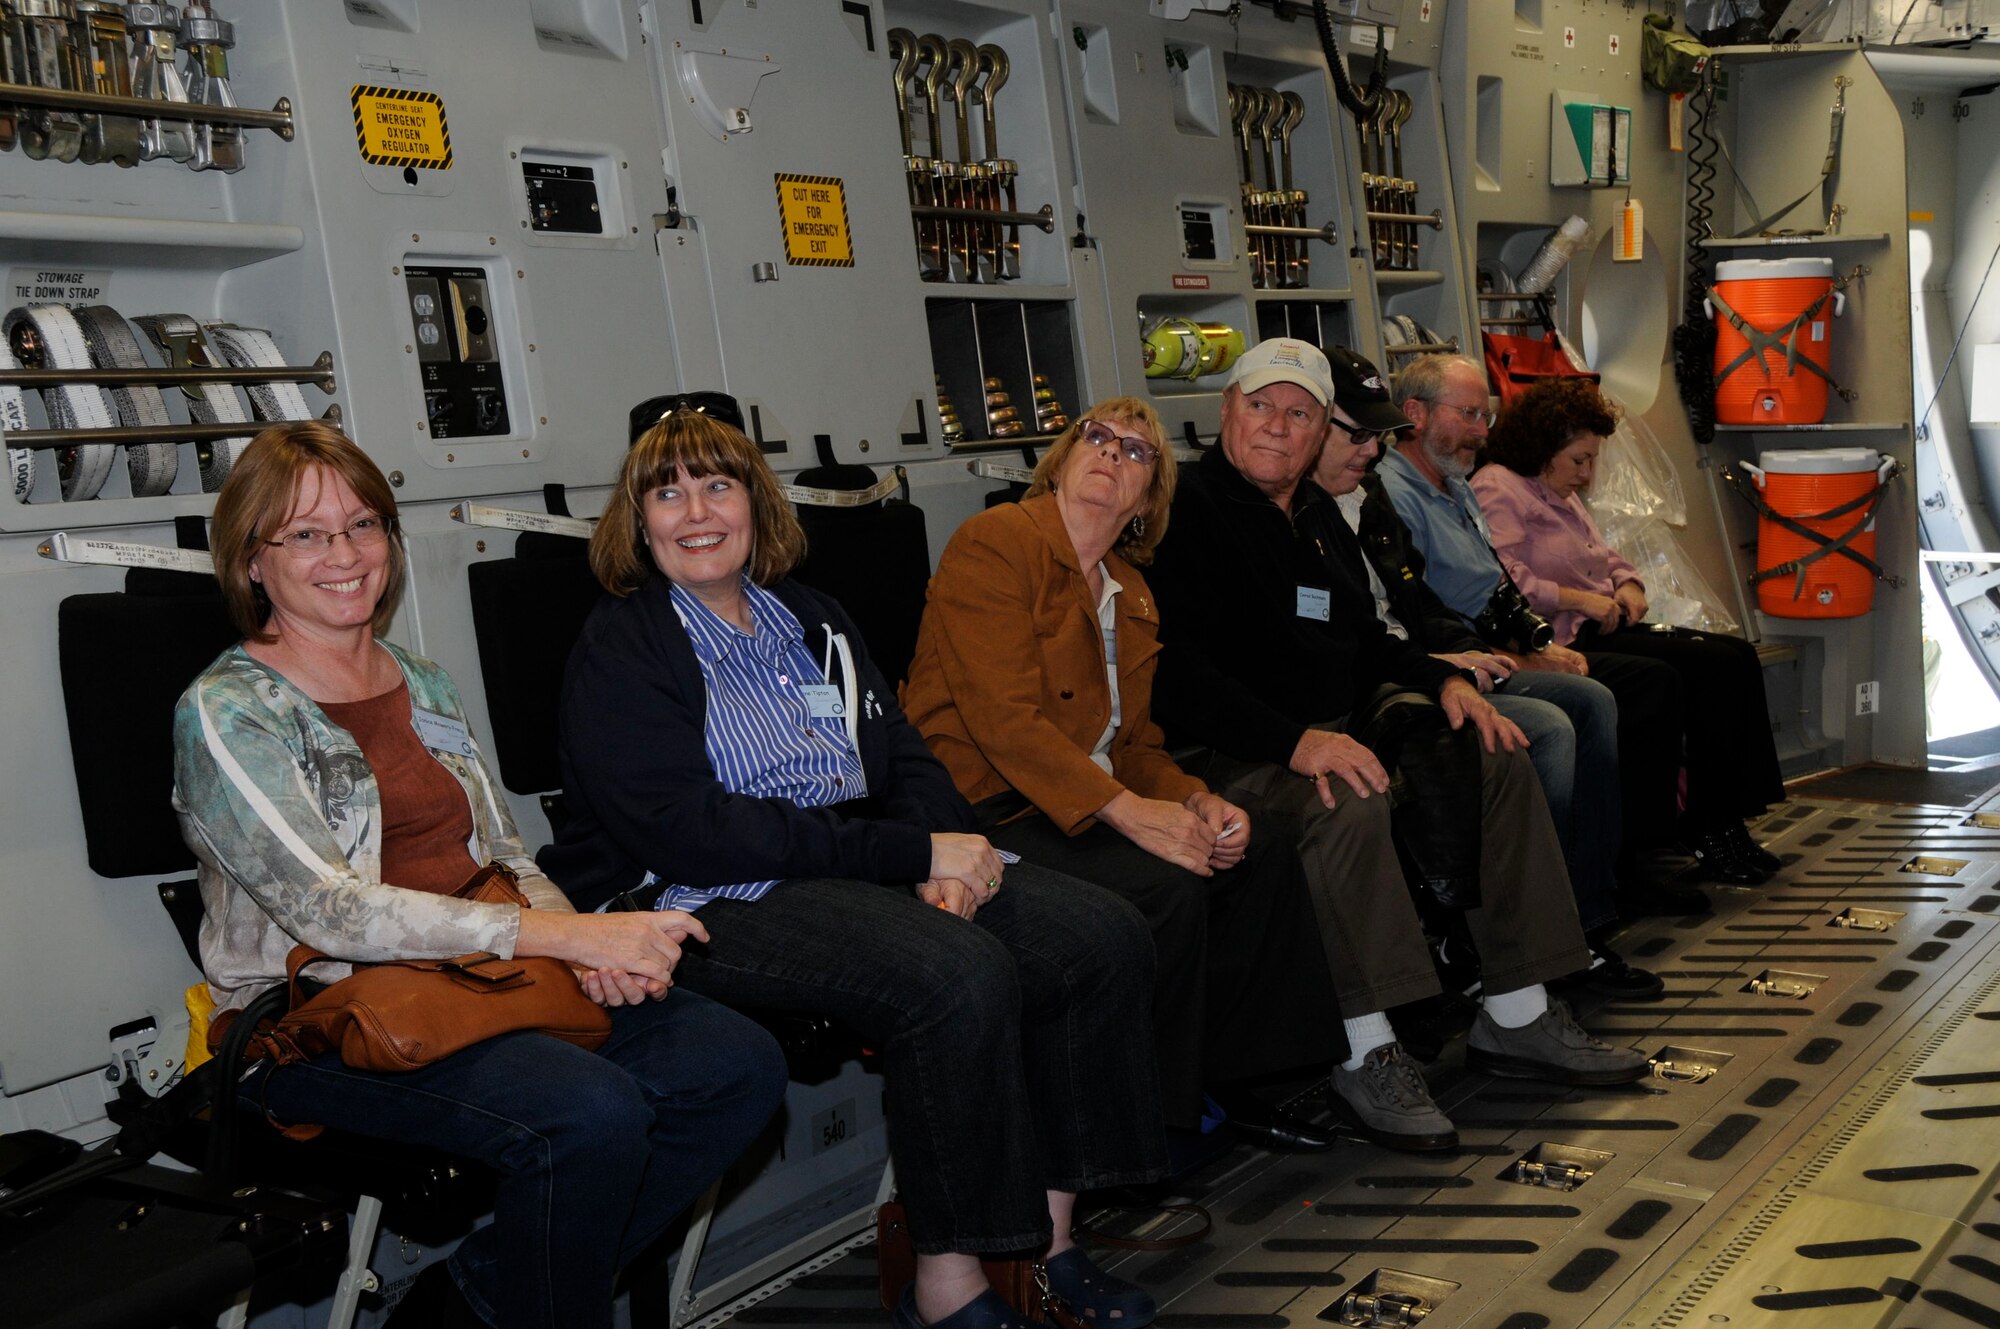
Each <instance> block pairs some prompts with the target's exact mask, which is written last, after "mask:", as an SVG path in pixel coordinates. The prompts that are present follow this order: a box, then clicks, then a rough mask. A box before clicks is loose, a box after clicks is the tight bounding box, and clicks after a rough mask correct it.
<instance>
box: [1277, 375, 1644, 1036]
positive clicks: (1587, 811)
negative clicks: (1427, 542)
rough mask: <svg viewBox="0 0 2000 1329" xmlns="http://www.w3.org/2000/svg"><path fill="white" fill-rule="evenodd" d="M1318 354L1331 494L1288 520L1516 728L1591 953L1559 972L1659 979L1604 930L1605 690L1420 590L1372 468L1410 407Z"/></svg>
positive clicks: (1611, 918)
mask: <svg viewBox="0 0 2000 1329" xmlns="http://www.w3.org/2000/svg"><path fill="white" fill-rule="evenodd" d="M1328 359H1329V361H1330V363H1331V364H1332V366H1333V381H1334V394H1335V404H1334V405H1333V407H1332V408H1331V411H1330V418H1329V420H1328V429H1327V435H1326V446H1325V447H1324V448H1323V449H1322V450H1321V452H1320V457H1319V461H1318V463H1317V464H1316V465H1315V466H1314V467H1313V473H1312V474H1313V479H1314V481H1316V482H1317V483H1318V484H1319V486H1320V488H1322V489H1324V490H1325V491H1326V492H1327V493H1328V494H1329V495H1330V496H1331V497H1332V498H1333V502H1332V503H1331V504H1326V503H1320V504H1316V505H1314V506H1313V507H1312V508H1311V509H1309V510H1308V511H1307V512H1306V513H1304V514H1302V515H1301V517H1300V522H1299V529H1300V533H1301V534H1302V535H1305V536H1307V537H1309V538H1310V539H1311V540H1312V542H1313V544H1314V546H1315V547H1316V548H1318V549H1320V550H1322V551H1324V552H1325V554H1326V555H1328V558H1327V566H1328V570H1329V571H1330V572H1332V573H1333V574H1335V575H1337V576H1340V577H1344V578H1346V579H1347V581H1348V582H1349V583H1350V584H1351V586H1352V588H1353V590H1354V593H1355V597H1356V599H1357V601H1360V600H1363V599H1365V600H1366V602H1368V603H1371V604H1373V605H1374V607H1375V617H1376V618H1377V619H1379V620H1380V621H1381V623H1382V626H1383V628H1384V629H1385V630H1386V631H1387V632H1388V633H1389V635H1390V636H1392V637H1396V638H1400V639H1401V640H1403V641H1406V642H1409V643H1411V644H1412V645H1413V646H1414V647H1416V648H1417V649H1419V650H1423V651H1427V652H1429V653H1430V654H1432V655H1433V656H1435V657H1437V658H1439V659H1443V660H1446V661H1449V662H1451V663H1453V664H1456V665H1458V666H1459V667H1460V668H1462V669H1469V670H1471V671H1472V673H1473V675H1474V677H1475V679H1476V680H1477V682H1478V685H1479V690H1480V691H1481V692H1482V693H1485V694H1486V696H1487V700H1488V701H1490V702H1491V703H1492V704H1493V708H1494V709H1495V710H1497V711H1499V712H1500V713H1501V714H1502V715H1504V716H1506V717H1507V718H1508V719H1509V720H1512V721H1513V722H1514V723H1515V724H1516V725H1517V726H1518V727H1519V728H1520V730H1521V732H1522V733H1523V734H1525V735H1527V737H1528V742H1529V747H1528V756H1529V758H1530V760H1532V761H1533V762H1534V764H1535V774H1536V776H1537V777H1538V778H1539V779H1540V782H1541V786H1542V793H1543V795H1544V796H1545V797H1546V799H1547V801H1548V805H1549V811H1550V814H1551V816H1552V818H1553V820H1554V822H1555V826H1556V833H1557V835H1558V836H1559V837H1560V839H1561V840H1562V846H1563V858H1564V860H1565V862H1566V863H1567V864H1568V866H1569V874H1570V886H1571V889H1572V891H1573V892H1574V894H1575V898H1576V909H1577V915H1578V918H1579V921H1580V922H1581V923H1582V924H1583V929H1584V936H1585V937H1586V938H1588V939H1589V941H1590V949H1591V961H1592V963H1591V967H1590V968H1589V969H1587V970H1585V971H1583V972H1581V973H1578V974H1573V975H1570V979H1571V980H1572V981H1574V982H1575V983H1576V984H1578V985H1579V986H1582V987H1585V988H1587V989H1588V990H1590V991H1592V992H1595V993H1598V994H1599V995H1602V996H1606V997H1610V998H1613V999H1616V1000H1621V1001H1650V1000H1653V999H1655V998H1657V997H1659V995H1660V993H1661V989H1662V985H1661V983H1660V980H1659V979H1658V978H1656V977H1655V976H1653V975H1652V974H1650V973H1647V972H1646V971H1645V970H1643V969H1638V968H1635V967H1633V966H1631V965H1628V964H1626V963H1625V962H1624V960H1623V959H1621V958H1620V957H1619V956H1618V954H1617V952H1615V951H1613V950H1611V949H1610V946H1609V944H1608V938H1609V936H1610V934H1611V933H1612V932H1614V931H1615V930H1616V928H1617V925H1618V901H1617V898H1616V890H1617V876H1616V872H1615V870H1614V867H1615V860H1616V858H1617V855H1618V841H1619V834H1618V827H1619V807H1618V703H1617V701H1616V700H1615V699H1613V697H1612V695H1611V692H1610V690H1609V689H1607V688H1606V687H1604V685H1603V684H1601V683H1598V682H1596V681H1595V680H1593V679H1589V678H1583V677H1581V676H1579V675H1575V674H1569V673H1563V672H1559V671H1554V670H1548V669H1532V668H1526V667H1524V665H1523V659H1524V654H1526V652H1512V651H1509V650H1507V649H1506V648H1510V647H1512V646H1514V645H1516V643H1514V642H1512V641H1511V640H1494V639H1489V638H1488V637H1487V636H1485V635H1482V634H1483V633H1487V632H1493V631H1494V630H1493V627H1492V625H1491V624H1490V623H1489V622H1488V621H1487V620H1486V619H1482V620H1481V622H1480V623H1479V624H1478V625H1475V624H1474V623H1473V622H1472V621H1470V620H1468V619H1466V618H1465V617H1463V616H1461V615H1459V614H1458V613H1456V612H1455V611H1453V610H1452V609H1451V608H1450V607H1449V606H1447V605H1446V604H1445V603H1444V602H1443V601H1442V600H1440V599H1439V598H1438V596H1437V593H1436V592H1435V591H1433V590H1431V588H1430V586H1429V585H1428V584H1427V583H1426V582H1425V580H1424V556H1423V554H1422V553H1420V552H1419V551H1418V548H1417V544H1416V541H1415V539H1414V538H1413V537H1412V535H1411V534H1410V531H1409V529H1408V528H1407V527H1405V526H1404V525H1403V521H1402V518H1400V517H1399V516H1397V515H1396V508H1395V506H1394V505H1393V504H1392V503H1391V502H1390V500H1389V497H1388V495H1387V494H1386V493H1385V492H1384V490H1383V479H1382V477H1381V476H1380V475H1378V474H1376V473H1375V463H1376V462H1377V461H1378V460H1379V459H1380V458H1381V456H1382V454H1383V452H1384V451H1385V450H1386V449H1387V448H1388V447H1389V446H1390V444H1392V443H1393V442H1394V441H1395V439H1396V435H1397V433H1398V432H1399V431H1401V430H1406V429H1410V428H1412V427H1413V424H1412V421H1411V419H1410V417H1409V416H1408V415H1405V414H1404V413H1403V412H1402V411H1400V410H1398V409H1397V408H1396V404H1395V402H1394V401H1392V400H1391V399H1390V395H1389V388H1388V385H1387V384H1386V383H1385V382H1384V381H1383V379H1382V376H1381V374H1380V373H1379V372H1378V371H1377V370H1376V368H1375V366H1374V365H1373V364H1371V363H1370V362H1369V361H1367V360H1366V359H1364V358H1363V357H1361V356H1359V355H1356V354H1355V353H1354V352H1352V351H1349V350H1346V349H1344V348H1341V347H1335V348H1334V349H1332V350H1331V351H1329V352H1328ZM1497 635H1498V634H1497V633H1495V636H1497ZM1517 670H1519V671H1520V672H1518V673H1517V672H1516V671H1517Z"/></svg>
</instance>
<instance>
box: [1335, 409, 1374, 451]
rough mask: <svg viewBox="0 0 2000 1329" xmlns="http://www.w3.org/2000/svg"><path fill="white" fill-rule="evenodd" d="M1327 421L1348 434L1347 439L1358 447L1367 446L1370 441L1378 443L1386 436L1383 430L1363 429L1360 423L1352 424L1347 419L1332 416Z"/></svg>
mask: <svg viewBox="0 0 2000 1329" xmlns="http://www.w3.org/2000/svg"><path fill="white" fill-rule="evenodd" d="M1327 423H1328V424H1330V425H1332V426H1333V427H1334V428H1335V429H1338V430H1339V431H1340V432H1341V433H1343V434H1345V435H1347V441H1348V442H1350V443H1352V444H1353V445H1354V446H1355V447H1357V448H1365V447H1367V446H1368V445H1369V444H1370V443H1378V442H1380V441H1381V440H1382V438H1383V436H1384V435H1383V431H1381V430H1380V429H1363V428H1362V427H1361V426H1360V425H1351V424H1349V423H1347V421H1345V420H1341V419H1338V418H1335V417H1332V416H1329V417H1327Z"/></svg>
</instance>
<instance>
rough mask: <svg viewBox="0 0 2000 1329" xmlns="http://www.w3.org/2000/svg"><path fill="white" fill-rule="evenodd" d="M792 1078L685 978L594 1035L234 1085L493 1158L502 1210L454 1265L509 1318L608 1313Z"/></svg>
mask: <svg viewBox="0 0 2000 1329" xmlns="http://www.w3.org/2000/svg"><path fill="white" fill-rule="evenodd" d="M784 1093H785V1059H784V1056H783V1054H782V1053H780V1052H779V1050H778V1045H777V1043H776V1042H775V1041H774V1040H773V1039H772V1038H771V1036H770V1035H769V1034H768V1033H766V1032H764V1030H763V1029H762V1028H761V1027H759V1026H758V1025H756V1024H754V1023H752V1022H751V1021H749V1020H747V1019H745V1018H744V1017H743V1016H741V1015H738V1014H736V1012H734V1011H732V1010H729V1009H728V1008H727V1007H724V1006H720V1005H717V1004H716V1003H715V1002H712V1001H709V1000H708V999H707V998H705V997H700V996H697V995H695V994H694V993H692V992H683V991H674V992H670V993H669V994H668V995H667V997H666V999H665V1000H663V1001H657V1002H647V1003H645V1004H644V1005H640V1006H625V1007H619V1008H616V1009H614V1010H613V1011H612V1012H611V1040H610V1042H608V1043H606V1044H605V1045H604V1047H603V1049H602V1050H601V1051H599V1052H585V1051H584V1050H583V1049H582V1048H578V1047H573V1046H571V1045H570V1044H568V1043H564V1042H562V1041H560V1040H558V1039H554V1038H550V1037H548V1036H547V1035H545V1034H504V1035H502V1036H501V1037H499V1038H493V1039H489V1040H487V1041H486V1042H484V1043H480V1044H478V1045H476V1046H474V1047H470V1048H467V1049H466V1050H465V1051H463V1052H459V1053H456V1054H454V1055H452V1056H450V1057H446V1058H445V1059H444V1060H443V1061H440V1062H437V1063H436V1064H434V1065H431V1066H426V1067H424V1068H423V1069H421V1070H415V1071H410V1072H408V1073H406V1074H400V1075H379V1074H374V1073H371V1072H368V1071H357V1070H350V1069H349V1068H348V1067H347V1066H345V1065H344V1064H342V1062H341V1061H340V1058H339V1057H338V1056H336V1055H333V1054H328V1055H327V1056H323V1057H317V1058H315V1059H313V1060H312V1061H308V1062H301V1063H298V1064H297V1065H292V1066H286V1067H282V1068H280V1069H278V1070H275V1071H273V1070H269V1069H268V1064H267V1067H264V1068H259V1069H258V1070H257V1071H255V1072H253V1073H252V1075H251V1076H250V1078H249V1079H248V1080H247V1081H246V1082H245V1084H244V1087H243V1089H242V1090H241V1094H242V1097H243V1101H244V1102H245V1104H246V1105H247V1106H248V1107H250V1108H251V1109H252V1110H262V1109H264V1108H266V1107H268V1108H269V1110H270V1112H271V1114H272V1115H273V1116H274V1117H276V1118H277V1119H278V1120H280V1121H303V1122H317V1123H319V1124H321V1125H326V1126H337V1127H339V1128H340V1129H342V1130H347V1131H354V1132H356V1133H358V1134H362V1135H371V1136H375V1137H377V1138H380V1139H385V1140H397V1141H402V1142H405V1143H409V1144H418V1145H424V1146H427V1147H431V1148H436V1149H440V1150H444V1151H446V1152H449V1153H452V1154H455V1155H458V1156H459V1157H462V1158H470V1159H472V1160H474V1161H476V1162H480V1163H485V1164H487V1165H488V1166H490V1167H492V1168H493V1169H494V1170H495V1171H496V1172H498V1173H499V1174H500V1186H499V1191H498V1193H497V1195H496V1197H495V1200H494V1205H493V1222H492V1223H491V1224H490V1225H489V1226H487V1227H483V1228H480V1229H479V1230H478V1231H476V1232H474V1233H473V1234H472V1235H471V1236H469V1237H467V1238H466V1239H465V1240H464V1241H463V1242H462V1243H460V1245H459V1247H458V1250H457V1251H455V1252H454V1253H453V1255H452V1257H451V1272H452V1275H453V1277H454V1278H455V1279H456V1280H457V1282H458V1285H459V1286H460V1287H461V1288H462V1289H463V1290H464V1292H465V1295H466V1299H467V1300H468V1301H470V1302H471V1303H472V1306H473V1308H474V1309H475V1310H476V1311H478V1312H479V1314H480V1315H481V1316H482V1317H483V1318H484V1319H485V1320H486V1321H487V1323H489V1324H493V1325H497V1326H499V1327H500V1329H515V1326H535V1327H536V1329H542V1327H544V1326H546V1327H548V1329H555V1327H556V1326H562V1327H563V1329H568V1327H569V1326H579V1327H581V1329H606V1327H608V1326H609V1325H610V1324H611V1295H612V1282H613V1280H614V1279H615V1278H616V1277H617V1275H618V1271H619V1270H620V1269H622V1268H623V1267H624V1266H625V1265H626V1264H627V1263H628V1262H630V1261H631V1260H632V1259H633V1257H635V1256H637V1255H638V1254H639V1253H640V1252H641V1251H642V1250H644V1249H645V1248H646V1246H647V1245H648V1244H649V1243H650V1242H651V1241H652V1240H653V1239H654V1238H655V1237H657V1236H658V1235H659V1234H660V1233H661V1232H662V1231H663V1230H665V1228H666V1227H667V1225H668V1224H670V1223H672V1222H673V1220H674V1219H675V1218H676V1217H677V1216H678V1215H679V1214H680V1212H681V1211H682V1210H683V1209H685V1208H687V1206H688V1205H689V1204H690V1203H692V1202H693V1201H694V1199H695V1197H696V1196H698V1195H700V1194H701V1193H702V1192H703V1191H704V1190H706V1189H707V1188H708V1185H709V1183H710V1182H712V1181H714V1180H715V1179H716V1178H717V1177H719V1176H720V1175H722V1170H723V1169H724V1168H726V1167H728V1166H729V1164H730V1163H731V1162H732V1161H734V1159H735V1158H736V1156H737V1154H739V1153H741V1152H742V1150H743V1147H744V1146H745V1145H747V1144H749V1143H750V1141H751V1139H752V1138H754V1137H755V1136H756V1134H757V1133H758V1132H759V1131H760V1130H762V1129H763V1127H764V1123H765V1122H766V1121H768V1120H769V1119H770V1116H771V1113H772V1112H773V1111H774V1110H775V1109H776V1108H777V1106H778V1103H779V1101H780V1100H781V1099H782V1098H783V1097H784Z"/></svg>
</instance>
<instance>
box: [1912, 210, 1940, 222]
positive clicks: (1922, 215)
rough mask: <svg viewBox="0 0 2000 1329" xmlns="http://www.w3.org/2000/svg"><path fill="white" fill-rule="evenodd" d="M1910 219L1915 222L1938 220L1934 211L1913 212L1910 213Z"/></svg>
mask: <svg viewBox="0 0 2000 1329" xmlns="http://www.w3.org/2000/svg"><path fill="white" fill-rule="evenodd" d="M1910 220H1911V221H1913V222H1933V221H1936V220H1937V214H1936V213H1934V212H1913V213H1911V214H1910Z"/></svg>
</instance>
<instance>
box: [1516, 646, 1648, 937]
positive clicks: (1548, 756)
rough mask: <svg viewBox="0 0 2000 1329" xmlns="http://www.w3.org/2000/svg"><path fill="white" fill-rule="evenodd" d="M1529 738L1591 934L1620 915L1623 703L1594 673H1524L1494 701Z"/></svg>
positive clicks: (1578, 903)
mask: <svg viewBox="0 0 2000 1329" xmlns="http://www.w3.org/2000/svg"><path fill="white" fill-rule="evenodd" d="M1488 700H1490V701H1491V702H1492V703H1493V705H1494V706H1495V707H1496V708H1497V709H1498V710H1499V712H1500V713H1501V714H1502V715H1504V716H1506V717H1507V718H1508V719H1509V720H1512V721H1513V722H1514V723H1515V724H1517V725H1519V726H1520V727H1521V732H1522V733H1524V734H1526V735H1527V736H1528V756H1529V758H1530V759H1532V760H1533V761H1534V763H1535V774H1536V775H1538V776H1540V777H1541V781H1542V794H1543V796H1544V797H1545V798H1547V799H1548V801H1549V816H1550V817H1551V818H1552V819H1553V820H1554V821H1555V824H1556V834H1557V836H1558V837H1560V839H1561V840H1562V847H1563V859H1564V861H1565V862H1566V863H1568V865H1569V880H1570V889H1571V890H1572V891H1573V892H1574V893H1575V895H1576V912H1577V917H1578V921H1579V922H1581V923H1582V924H1583V928H1584V930H1585V931H1586V932H1588V931H1590V930H1591V929H1593V928H1599V927H1603V926H1605V925H1606V924H1608V923H1612V922H1615V921H1616V920H1617V917H1618V900H1617V890H1618V878H1617V862H1618V847H1619V841H1620V839H1621V828H1620V813H1619V807H1620V800H1619V787H1620V786H1619V777H1618V702H1617V700H1616V699H1615V698H1613V697H1612V695H1611V690H1610V689H1609V688H1607V687H1605V686H1604V685H1603V684H1602V683H1599V682H1598V681H1597V680H1596V679H1594V678H1585V677H1583V676H1581V675H1579V674H1558V673H1555V672H1553V671H1550V670H1542V669H1536V670H1525V669H1524V670H1521V671H1520V672H1518V673H1516V674H1515V675H1514V676H1513V677H1512V678H1510V679H1508V680H1507V686H1506V687H1505V688H1502V689H1501V690H1500V691H1498V692H1495V693H1493V694H1491V696H1490V697H1489V698H1488Z"/></svg>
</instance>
